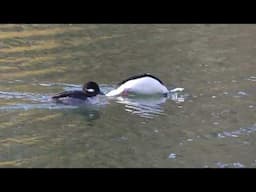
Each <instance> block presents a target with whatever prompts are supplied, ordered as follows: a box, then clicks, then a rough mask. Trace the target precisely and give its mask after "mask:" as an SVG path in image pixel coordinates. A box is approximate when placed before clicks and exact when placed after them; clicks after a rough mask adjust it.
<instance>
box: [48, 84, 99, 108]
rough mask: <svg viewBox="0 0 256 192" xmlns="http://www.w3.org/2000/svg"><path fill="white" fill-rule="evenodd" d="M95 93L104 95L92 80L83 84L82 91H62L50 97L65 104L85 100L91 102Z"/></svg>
mask: <svg viewBox="0 0 256 192" xmlns="http://www.w3.org/2000/svg"><path fill="white" fill-rule="evenodd" d="M97 95H104V93H102V92H101V91H100V88H99V85H98V84H97V83H95V82H93V81H89V82H87V83H86V84H84V85H83V89H82V91H79V90H74V91H64V92H61V93H58V94H57V95H54V96H53V97H52V99H55V100H56V101H59V102H61V103H66V104H78V103H84V102H85V101H88V102H91V101H92V99H93V98H95V96H97Z"/></svg>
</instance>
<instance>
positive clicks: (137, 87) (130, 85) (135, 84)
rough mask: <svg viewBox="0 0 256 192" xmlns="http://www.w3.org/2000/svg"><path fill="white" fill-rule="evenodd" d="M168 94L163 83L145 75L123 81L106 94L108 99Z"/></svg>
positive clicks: (149, 75) (147, 74)
mask: <svg viewBox="0 0 256 192" xmlns="http://www.w3.org/2000/svg"><path fill="white" fill-rule="evenodd" d="M168 93H169V91H168V89H167V88H166V87H165V85H164V83H163V82H162V81H161V80H160V79H158V78H157V77H155V76H153V75H151V74H149V73H145V74H140V75H135V76H132V77H129V78H127V79H125V80H124V81H122V82H120V83H119V84H118V87H117V88H116V89H114V90H112V91H110V92H109V93H107V94H106V96H108V97H115V96H129V95H162V96H167V95H168Z"/></svg>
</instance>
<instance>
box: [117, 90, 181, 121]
mask: <svg viewBox="0 0 256 192" xmlns="http://www.w3.org/2000/svg"><path fill="white" fill-rule="evenodd" d="M179 91H180V90H178V91H177V92H175V91H172V92H171V91H170V93H169V95H168V96H167V97H162V96H160V97H159V96H158V97H157V96H155V97H138V96H137V97H117V98H116V102H117V103H121V104H124V107H125V111H127V112H130V113H132V114H135V115H138V116H140V117H144V118H150V119H151V118H154V117H156V116H158V115H165V112H164V109H163V104H164V103H165V102H166V101H167V100H169V99H170V100H172V101H174V102H176V103H181V102H184V99H185V97H184V95H181V94H180V93H179ZM182 91H183V89H182Z"/></svg>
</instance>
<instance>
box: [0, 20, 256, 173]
mask: <svg viewBox="0 0 256 192" xmlns="http://www.w3.org/2000/svg"><path fill="white" fill-rule="evenodd" d="M255 34H256V25H216V24H214V25H209V24H207V25H202V24H200V25H196V24H193V25H192V24H190V25H171V24H170V25H163V24H161V25H160V24H157V25H156V24H154V25H153V24H152V25H120V24H113V25H42V24H41V25H13V24H10V25H3V24H2V25H0V167H199V168H200V167H218V168H223V167H234V168H240V167H256V142H255V141H256V121H255V119H256V118H255V110H256V105H255V94H256V90H255V83H256V68H255V60H256V55H255V50H256V46H255V45H256V36H255ZM145 72H149V73H152V74H154V75H156V76H157V77H159V78H160V79H161V80H162V81H164V83H165V84H166V85H167V86H168V88H169V89H172V88H175V87H181V88H184V91H178V92H174V93H170V95H169V97H168V98H157V99H156V98H147V99H146V100H145V99H143V98H117V99H114V100H112V99H106V98H102V100H101V102H100V105H93V106H70V105H61V104H56V103H54V102H52V101H51V100H50V97H51V96H52V95H53V94H55V93H57V92H60V91H63V90H73V89H79V88H80V87H81V84H82V83H84V82H86V81H89V80H94V81H96V82H98V83H99V84H100V87H101V89H102V90H103V91H104V92H105V93H106V92H108V91H109V90H111V89H113V88H114V87H115V85H116V84H117V83H118V82H120V81H121V80H123V79H124V78H127V77H129V76H131V75H134V74H138V73H145Z"/></svg>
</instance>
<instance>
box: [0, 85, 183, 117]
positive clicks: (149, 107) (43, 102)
mask: <svg viewBox="0 0 256 192" xmlns="http://www.w3.org/2000/svg"><path fill="white" fill-rule="evenodd" d="M33 85H34V86H36V84H35V83H33ZM39 85H40V86H44V87H48V88H50V87H57V88H61V89H63V90H65V91H69V90H81V88H82V86H81V85H75V84H68V83H39ZM100 87H101V89H102V91H103V92H104V93H107V92H108V91H110V90H111V89H113V87H114V86H113V85H107V84H104V85H103V86H100ZM183 90H184V89H183V88H176V89H172V90H170V93H169V94H168V96H167V97H163V96H156V97H138V96H137V97H117V98H115V99H111V98H107V97H106V96H98V97H97V102H96V103H85V102H82V101H81V100H78V101H77V102H75V101H74V100H73V101H72V102H71V103H69V102H62V101H60V102H56V101H55V100H52V99H51V95H50V94H47V95H42V94H37V93H20V92H5V91H0V98H1V99H6V100H10V101H11V100H17V99H19V101H28V102H37V103H15V104H11V105H5V106H1V107H0V110H18V109H19V110H22V109H24V110H31V109H51V110H52V109H74V108H79V109H85V110H88V109H96V108H98V107H99V106H104V105H107V104H110V103H109V101H108V99H110V100H114V101H115V102H117V103H121V104H124V106H125V111H127V112H131V113H133V114H136V115H138V116H140V117H144V118H154V117H156V116H158V115H164V114H165V113H164V109H163V108H162V105H163V104H164V103H165V102H166V101H167V100H169V99H170V100H172V101H174V102H176V103H182V102H184V100H185V97H186V95H185V94H181V92H182V91H183ZM84 112H85V111H84ZM89 116H90V115H89ZM91 116H92V117H94V116H95V117H98V115H93V114H92V115H91Z"/></svg>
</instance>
